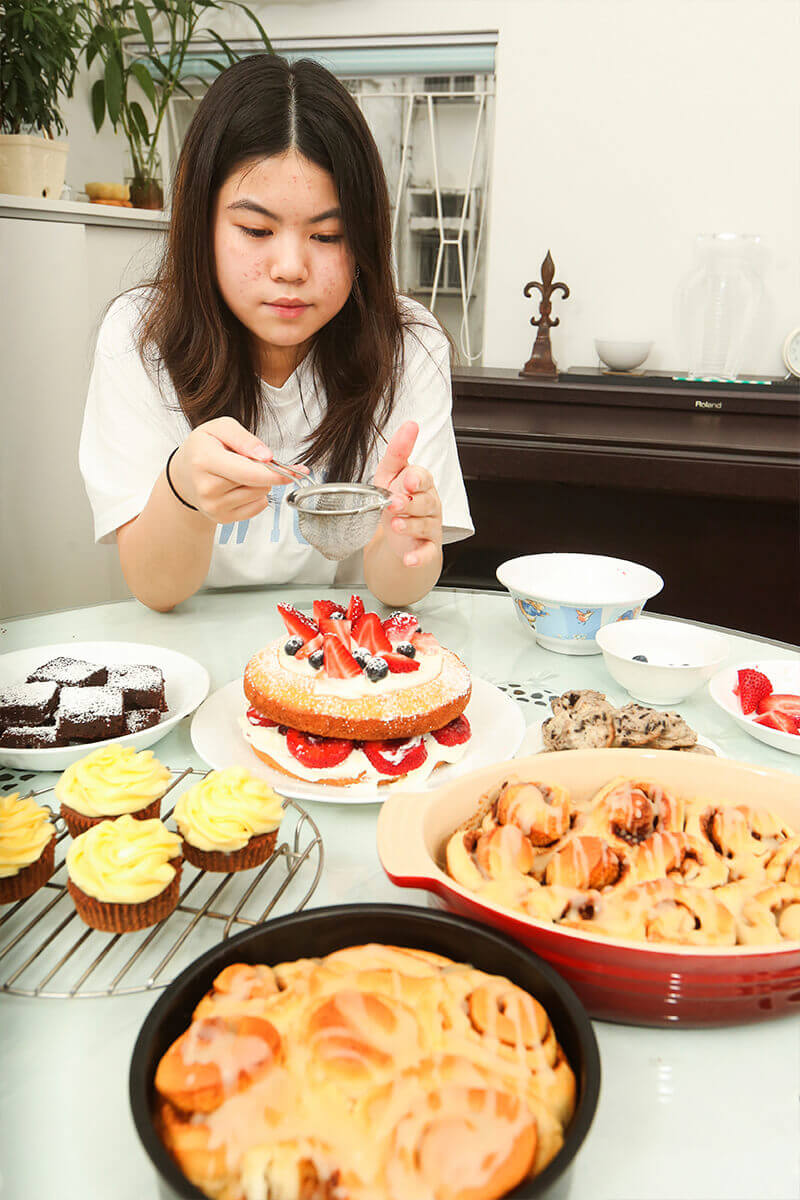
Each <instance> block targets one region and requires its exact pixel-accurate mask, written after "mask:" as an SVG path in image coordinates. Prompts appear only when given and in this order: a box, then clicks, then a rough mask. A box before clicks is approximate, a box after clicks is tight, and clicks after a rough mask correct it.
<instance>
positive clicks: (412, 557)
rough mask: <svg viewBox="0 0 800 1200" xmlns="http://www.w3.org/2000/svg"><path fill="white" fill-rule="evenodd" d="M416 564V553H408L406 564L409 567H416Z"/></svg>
mask: <svg viewBox="0 0 800 1200" xmlns="http://www.w3.org/2000/svg"><path fill="white" fill-rule="evenodd" d="M416 565H417V556H416V554H407V555H406V566H407V567H415V566H416Z"/></svg>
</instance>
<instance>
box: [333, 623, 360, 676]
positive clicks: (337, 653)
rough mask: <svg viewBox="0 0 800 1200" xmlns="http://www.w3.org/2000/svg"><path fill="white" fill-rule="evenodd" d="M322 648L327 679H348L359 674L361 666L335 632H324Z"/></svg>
mask: <svg viewBox="0 0 800 1200" xmlns="http://www.w3.org/2000/svg"><path fill="white" fill-rule="evenodd" d="M324 649H325V674H326V675H327V676H328V678H329V679H349V678H350V677H351V675H360V674H361V667H360V666H359V665H358V663H357V662H356V660H355V659H354V658H353V656H352V654H351V653H350V651H349V650H348V649H347V646H345V645H344V644H343V643H342V642H341V641H340V640H339V638H338V637H337V636H336V635H335V634H333V633H326V634H325V645H324Z"/></svg>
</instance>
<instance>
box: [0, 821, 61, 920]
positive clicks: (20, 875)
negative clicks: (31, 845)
mask: <svg viewBox="0 0 800 1200" xmlns="http://www.w3.org/2000/svg"><path fill="white" fill-rule="evenodd" d="M55 856H56V835H55V834H53V836H52V837H51V838H50V841H49V842H48V843H47V845H46V846H45V848H44V850H43V851H42V853H41V854H40V855H39V857H38V858H37V859H36V860H35V861H34V862H32V863H30V864H29V865H28V866H27V867H23V868H22V870H21V871H18V872H17V874H16V875H7V876H6V877H5V878H4V879H0V904H10V903H11V902H12V901H14V900H26V899H27V898H28V896H32V895H33V893H34V892H38V890H39V888H40V887H42V885H43V884H45V883H47V881H48V879H49V878H50V876H51V875H52V874H53V867H54V865H55Z"/></svg>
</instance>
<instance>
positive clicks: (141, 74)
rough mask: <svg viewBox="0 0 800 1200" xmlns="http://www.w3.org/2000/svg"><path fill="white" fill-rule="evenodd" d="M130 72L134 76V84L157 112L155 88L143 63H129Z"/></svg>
mask: <svg viewBox="0 0 800 1200" xmlns="http://www.w3.org/2000/svg"><path fill="white" fill-rule="evenodd" d="M131 71H132V72H133V74H134V75H135V76H136V82H137V83H138V84H139V87H140V88H141V89H142V91H143V92H144V94H145V96H147V99H148V100H149V101H150V103H151V104H152V106H153V110H154V111H155V112H157V111H158V100H157V99H156V88H155V84H154V83H153V77H152V75H151V74H150V72H149V71H148V69H147V67H146V66H145V65H144V63H143V62H135V63H131Z"/></svg>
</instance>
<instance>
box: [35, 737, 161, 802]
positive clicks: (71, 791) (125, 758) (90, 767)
mask: <svg viewBox="0 0 800 1200" xmlns="http://www.w3.org/2000/svg"><path fill="white" fill-rule="evenodd" d="M170 778H171V776H170V773H169V771H168V770H167V768H166V767H164V766H162V764H161V763H160V762H159V761H158V759H157V758H156V757H155V755H154V754H153V752H152V750H141V751H140V752H139V753H138V754H137V752H136V750H134V749H133V747H132V746H118V745H111V746H101V747H99V748H98V749H97V750H94V751H92V753H91V754H87V755H86V757H85V758H81V759H79V760H78V762H76V763H72V765H71V766H69V767H67V769H66V771H65V772H64V774H63V775H62V776H61V778H60V779H59V781H58V783H57V784H56V786H55V789H54V790H55V795H56V799H57V800H59V801H60V802H61V803H62V804H66V805H67V807H68V808H71V809H73V810H74V811H75V812H77V813H80V814H81V815H82V816H84V817H118V816H121V815H122V814H123V813H133V812H138V811H139V809H140V808H147V806H148V804H152V802H153V801H154V800H158V799H159V797H161V796H163V795H164V792H165V791H166V790H167V788H168V786H169V783H170Z"/></svg>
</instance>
